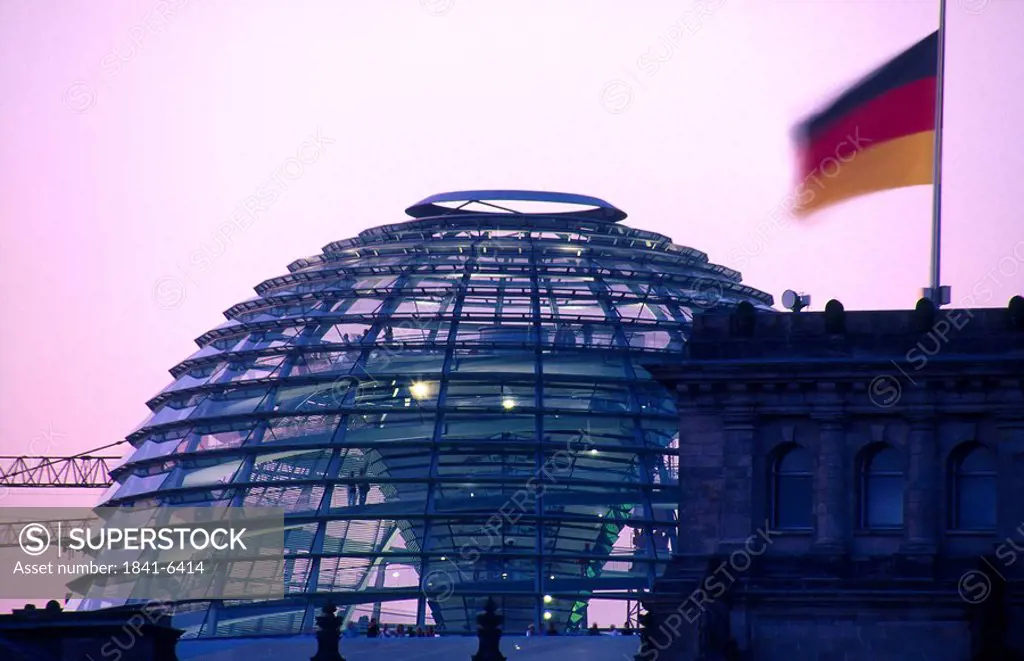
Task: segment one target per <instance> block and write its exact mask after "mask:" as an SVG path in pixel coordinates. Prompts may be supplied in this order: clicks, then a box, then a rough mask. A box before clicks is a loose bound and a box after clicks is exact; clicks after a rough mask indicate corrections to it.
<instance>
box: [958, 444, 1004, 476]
mask: <svg viewBox="0 0 1024 661" xmlns="http://www.w3.org/2000/svg"><path fill="white" fill-rule="evenodd" d="M995 470H996V464H995V459H994V457H993V456H992V453H991V452H989V451H988V450H987V449H985V448H974V449H973V450H971V451H970V452H969V453H967V456H965V457H964V458H963V461H961V462H960V472H962V473H994V472H995Z"/></svg>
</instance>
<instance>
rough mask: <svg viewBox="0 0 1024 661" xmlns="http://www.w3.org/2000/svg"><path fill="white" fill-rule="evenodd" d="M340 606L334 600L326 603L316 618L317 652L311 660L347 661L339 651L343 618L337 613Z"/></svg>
mask: <svg viewBox="0 0 1024 661" xmlns="http://www.w3.org/2000/svg"><path fill="white" fill-rule="evenodd" d="M336 612H338V608H337V607H336V606H335V605H334V603H333V602H331V601H328V602H327V603H326V604H324V609H323V614H322V615H318V616H317V618H316V626H317V632H316V654H315V655H314V656H312V657H311V658H310V661H345V658H344V657H343V656H342V655H341V653H340V652H338V641H339V640H341V618H340V617H338V616H337V615H335V613H336Z"/></svg>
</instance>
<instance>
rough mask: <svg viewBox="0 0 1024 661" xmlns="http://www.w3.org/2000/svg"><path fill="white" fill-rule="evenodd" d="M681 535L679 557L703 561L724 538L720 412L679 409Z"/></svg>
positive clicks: (693, 407)
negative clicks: (722, 537)
mask: <svg viewBox="0 0 1024 661" xmlns="http://www.w3.org/2000/svg"><path fill="white" fill-rule="evenodd" d="M679 416H680V419H679V535H678V540H677V544H676V554H677V555H678V556H680V557H686V558H692V559H694V560H695V562H696V563H697V565H698V566H700V567H703V565H704V560H703V558H704V557H706V556H709V555H711V554H713V553H715V550H716V548H717V543H718V540H719V539H720V538H721V536H722V534H721V517H720V515H719V512H720V509H721V507H722V505H721V501H722V499H723V498H724V493H723V490H722V462H723V454H722V446H723V433H722V427H721V422H720V420H719V419H718V416H719V413H718V411H712V410H708V408H706V407H704V406H694V405H681V406H680V407H679Z"/></svg>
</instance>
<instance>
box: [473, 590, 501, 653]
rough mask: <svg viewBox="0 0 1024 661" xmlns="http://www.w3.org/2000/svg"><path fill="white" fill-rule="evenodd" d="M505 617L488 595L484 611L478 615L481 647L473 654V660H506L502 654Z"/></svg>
mask: <svg viewBox="0 0 1024 661" xmlns="http://www.w3.org/2000/svg"><path fill="white" fill-rule="evenodd" d="M504 620H505V618H504V617H502V616H501V615H498V604H496V603H494V599H493V598H491V597H487V603H486V604H484V611H483V612H482V613H480V614H479V615H477V616H476V623H477V627H476V635H477V637H478V638H479V639H480V648H479V649H478V650H477V652H476V654H474V655H473V661H505V657H503V656H502V655H501V647H500V644H499V643H500V641H501V625H502V622H504Z"/></svg>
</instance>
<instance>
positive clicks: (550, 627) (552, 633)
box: [544, 622, 558, 636]
mask: <svg viewBox="0 0 1024 661" xmlns="http://www.w3.org/2000/svg"><path fill="white" fill-rule="evenodd" d="M544 635H545V636H557V635H558V629H556V628H555V623H554V622H548V630H547V631H545V632H544Z"/></svg>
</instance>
